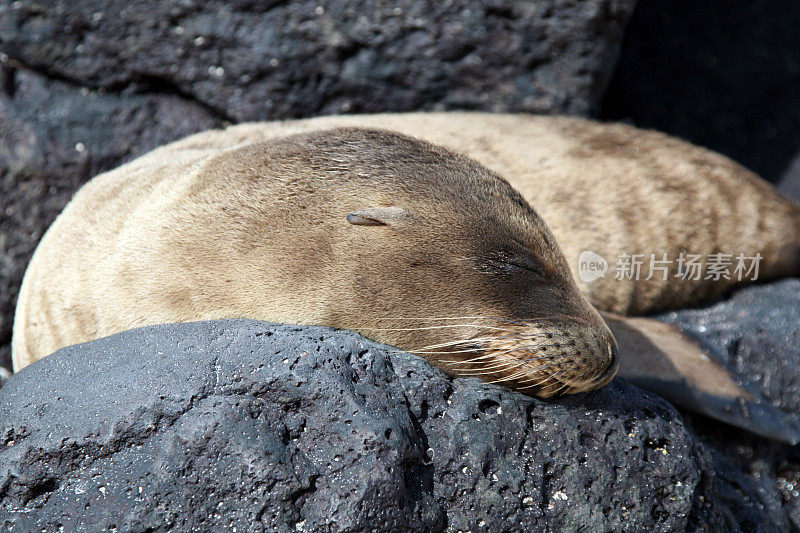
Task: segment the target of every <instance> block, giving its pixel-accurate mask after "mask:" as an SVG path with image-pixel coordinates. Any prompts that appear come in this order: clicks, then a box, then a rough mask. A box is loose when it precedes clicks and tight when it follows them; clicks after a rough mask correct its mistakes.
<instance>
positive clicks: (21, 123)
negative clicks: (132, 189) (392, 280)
mask: <svg viewBox="0 0 800 533" xmlns="http://www.w3.org/2000/svg"><path fill="white" fill-rule="evenodd" d="M634 3H635V0H586V1H582V2H562V1H560V0H543V1H538V2H527V1H524V0H512V1H491V2H482V1H477V0H455V1H450V2H438V1H435V0H428V1H417V0H403V1H400V2H393V3H391V5H389V4H384V3H376V2H370V1H367V0H359V1H355V2H341V1H331V0H328V1H324V2H317V1H311V0H300V1H294V2H275V1H268V2H260V3H259V2H251V1H249V0H237V1H235V2H227V1H225V2H223V1H221V0H218V1H208V2H207V1H203V2H199V1H194V0H186V1H182V2H167V1H156V0H149V1H142V2H127V1H124V0H113V1H99V0H92V1H88V2H67V1H64V0H62V1H57V2H50V3H47V4H43V3H41V2H37V1H30V0H16V1H13V2H11V1H9V0H0V187H1V189H0V191H2V194H0V366H5V367H6V368H10V358H9V357H10V356H9V354H10V350H9V347H8V343H9V341H10V336H11V322H12V317H13V311H14V304H15V302H16V295H17V291H18V287H19V283H20V282H21V279H22V273H23V272H24V269H25V266H26V265H27V262H28V260H29V258H30V255H31V253H32V251H33V249H34V248H35V247H36V244H37V242H38V239H39V237H41V235H42V233H43V232H44V231H45V230H46V228H47V227H48V226H49V225H50V223H51V222H52V220H53V219H54V218H55V216H56V215H57V214H58V212H59V211H60V210H61V209H62V208H63V206H64V205H65V204H66V202H67V200H68V199H69V197H70V196H71V194H72V193H73V192H74V191H75V190H76V189H77V188H78V187H79V186H80V185H81V184H82V183H83V182H85V181H86V180H88V179H89V178H91V177H92V176H93V175H95V174H97V173H98V172H100V171H103V170H107V169H109V168H111V167H114V166H117V165H118V164H120V163H122V162H124V161H126V160H129V159H131V158H133V157H135V156H137V155H139V154H142V153H143V152H146V151H148V150H150V149H151V148H153V147H155V146H157V145H160V144H163V143H166V142H168V141H170V140H173V139H175V138H178V137H182V136H184V135H187V134H189V133H193V132H195V131H199V130H203V129H208V128H210V127H215V126H220V125H222V124H223V123H224V122H239V121H248V120H265V119H280V118H288V117H300V116H310V115H318V114H323V113H342V112H362V111H363V112H366V111H401V110H414V109H431V108H436V109H443V108H460V109H472V108H474V109H483V110H493V111H534V112H546V113H551V112H566V113H579V114H586V113H589V112H590V111H592V110H595V111H596V110H597V109H598V108H599V101H600V99H601V97H602V94H603V91H604V89H605V86H606V85H607V83H608V80H609V78H610V76H611V71H612V69H613V66H614V62H615V59H616V55H617V51H618V46H619V42H620V41H621V38H622V31H623V28H624V25H625V22H626V21H627V18H628V16H629V15H630V13H631V11H632V9H633V6H634Z"/></svg>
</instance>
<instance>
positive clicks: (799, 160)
mask: <svg viewBox="0 0 800 533" xmlns="http://www.w3.org/2000/svg"><path fill="white" fill-rule="evenodd" d="M777 187H778V190H779V191H780V192H781V193H782V194H783V195H784V196H786V197H787V198H791V199H792V200H794V201H795V202H798V203H800V153H798V154H797V155H796V156H794V159H792V162H791V163H790V164H789V166H788V168H787V169H786V171H785V172H784V173H783V176H781V179H780V181H778V184H777Z"/></svg>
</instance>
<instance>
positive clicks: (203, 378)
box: [0, 321, 769, 531]
mask: <svg viewBox="0 0 800 533" xmlns="http://www.w3.org/2000/svg"><path fill="white" fill-rule="evenodd" d="M711 467H712V463H711V461H710V459H709V456H708V454H707V452H706V451H705V450H704V448H703V446H702V445H700V444H699V443H698V442H697V441H696V440H695V439H694V438H693V437H692V436H691V434H690V433H689V432H688V431H687V430H686V428H685V427H684V425H683V423H682V421H681V418H680V416H679V415H678V414H677V412H676V411H675V410H674V409H673V408H672V407H671V406H670V405H669V404H667V403H666V402H664V401H663V400H661V399H659V398H658V397H656V396H653V395H650V394H648V393H645V392H643V391H641V390H639V389H637V388H635V387H633V386H632V385H629V384H627V383H625V382H624V381H621V380H616V381H614V382H613V383H612V385H611V386H609V387H607V388H605V389H603V390H602V391H599V392H597V393H592V394H586V395H582V396H578V397H569V398H565V399H561V400H557V401H549V402H543V401H538V400H535V399H531V398H528V397H526V396H523V395H521V394H519V393H515V392H513V391H509V390H506V389H504V388H502V387H498V386H494V385H489V384H487V383H484V382H482V381H480V380H478V379H476V378H472V379H456V380H450V379H448V378H446V377H445V376H444V375H443V374H442V373H441V372H439V371H437V370H435V369H434V368H433V367H431V366H430V365H429V364H428V363H427V362H425V361H423V360H422V359H420V358H418V357H415V356H410V355H407V354H391V355H390V354H389V353H387V351H386V349H385V348H384V347H383V346H381V345H377V344H375V343H372V342H370V341H367V340H364V339H363V338H361V337H359V336H358V335H356V334H354V333H350V332H335V331H332V330H330V329H327V328H319V327H311V328H300V327H290V326H274V325H270V324H265V323H258V322H251V321H220V322H206V323H194V324H180V325H173V326H155V327H149V328H143V329H139V330H133V331H129V332H124V333H121V334H119V335H115V336H113V337H109V338H106V339H101V340H98V341H94V342H92V343H88V344H84V345H78V346H74V347H70V348H66V349H64V350H61V351H59V352H57V353H56V354H55V355H53V356H51V357H47V358H45V359H43V360H42V361H40V362H37V363H36V364H34V365H31V366H30V367H28V368H26V369H25V370H23V371H22V372H21V373H19V374H17V375H15V376H14V377H12V378H11V380H10V381H9V382H8V383H7V384H6V386H5V387H3V388H2V390H0V494H2V500H0V523H2V524H3V529H4V530H6V531H29V530H32V529H37V530H38V529H45V530H53V529H57V528H58V526H59V525H61V526H63V527H64V528H65V529H67V530H74V529H76V528H80V527H82V526H83V527H85V526H86V525H88V524H91V526H92V528H95V529H101V528H110V527H112V526H114V527H116V528H118V529H121V530H130V529H131V528H137V529H145V528H148V527H150V528H153V530H158V531H161V530H165V529H168V528H170V527H173V528H176V529H179V530H187V529H189V528H190V527H193V526H196V527H202V528H207V529H215V528H232V527H234V526H236V527H238V528H239V529H240V530H259V529H261V528H264V529H269V530H278V531H290V530H295V529H298V530H301V531H327V530H336V531H340V530H351V531H363V530H367V529H369V530H373V529H372V528H374V530H376V531H389V530H403V531H434V530H441V529H442V528H444V527H445V526H447V527H448V528H449V529H451V530H459V529H461V530H466V529H469V530H472V531H520V530H528V531H530V530H532V529H535V530H543V529H546V530H558V531H578V530H586V529H587V528H588V529H589V530H615V531H619V530H623V529H624V530H643V529H651V530H655V531H675V530H684V529H686V528H689V529H696V528H698V527H701V528H711V529H713V528H721V527H722V526H723V523H722V522H721V520H723V517H724V516H725V513H726V511H725V509H721V508H720V505H719V502H718V495H717V487H716V485H715V484H714V475H713V471H712V470H711ZM476 489H477V490H476ZM767 525H769V523H768V522H767Z"/></svg>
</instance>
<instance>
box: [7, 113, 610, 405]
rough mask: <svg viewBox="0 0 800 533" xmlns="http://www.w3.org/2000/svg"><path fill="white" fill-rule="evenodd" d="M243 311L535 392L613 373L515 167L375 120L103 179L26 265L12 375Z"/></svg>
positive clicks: (190, 153) (137, 167)
mask: <svg viewBox="0 0 800 533" xmlns="http://www.w3.org/2000/svg"><path fill="white" fill-rule="evenodd" d="M228 317H239V318H253V319H259V320H268V321H276V322H289V323H298V324H319V325H327V326H332V327H337V328H346V329H351V330H355V331H358V332H360V333H362V334H364V335H365V336H367V337H369V338H372V339H374V340H377V341H380V342H384V343H386V344H390V345H392V346H396V347H398V348H400V349H403V350H406V351H409V352H412V353H417V354H419V355H421V356H423V357H425V358H426V359H428V360H429V361H430V362H431V363H433V364H434V365H435V366H437V367H439V368H441V369H442V370H444V371H446V372H448V373H450V374H453V375H475V376H480V377H482V378H484V379H486V380H488V381H492V382H497V383H502V384H505V385H507V386H509V387H512V388H515V389H518V390H521V391H523V392H526V393H528V394H534V395H539V396H552V395H554V394H558V393H573V392H580V391H585V390H591V389H594V388H597V387H600V386H602V385H604V384H606V383H607V382H608V381H609V380H610V379H611V378H612V377H613V375H614V373H615V372H616V368H617V357H616V343H615V341H614V338H613V335H612V334H611V332H610V331H609V329H608V327H607V326H606V324H605V323H604V321H603V319H602V318H601V317H600V315H599V314H598V312H597V311H596V310H595V309H594V308H593V307H592V305H591V304H590V303H589V302H588V301H587V299H586V298H585V297H584V296H583V295H582V294H581V292H580V291H579V289H578V287H577V285H576V283H575V281H574V279H573V277H572V275H571V273H570V269H569V267H568V266H567V263H566V260H565V259H564V256H563V254H562V252H561V250H560V248H559V246H558V244H557V243H556V240H555V238H554V237H553V235H552V234H551V232H550V230H549V229H548V227H547V226H546V225H545V224H544V222H543V221H542V219H541V218H540V217H539V216H538V214H537V213H536V212H535V211H534V210H533V209H532V208H531V206H530V205H529V204H528V203H527V202H526V201H525V200H524V199H523V198H522V196H521V195H520V194H519V193H518V192H517V191H516V190H515V189H513V188H512V187H511V186H510V185H509V184H508V182H506V181H505V179H503V178H502V177H500V176H499V175H497V174H496V173H494V172H492V171H490V170H488V169H487V168H485V167H484V166H482V165H480V164H479V163H477V162H475V161H474V160H472V159H470V158H468V157H465V156H462V155H458V154H456V153H454V152H451V151H450V150H448V149H445V148H442V147H438V146H435V145H432V144H429V143H427V142H425V141H420V140H417V139H413V138H411V137H407V136H405V135H401V134H398V133H391V132H387V131H380V130H367V129H360V128H337V129H333V130H325V131H316V132H311V133H303V134H298V135H292V136H286V137H281V138H276V139H272V140H267V141H261V142H256V143H252V144H245V145H242V146H237V147H233V148H228V149H224V150H220V149H218V147H216V146H209V147H184V148H182V149H180V150H177V151H170V150H169V147H167V149H166V150H165V149H161V150H157V151H156V152H153V153H151V154H150V155H147V156H145V157H143V158H140V159H138V160H135V161H133V162H131V163H129V164H127V165H125V166H123V167H121V168H119V169H117V170H115V171H112V172H110V173H107V174H104V175H101V176H98V177H97V178H95V179H94V180H93V181H92V182H90V183H89V184H87V185H86V186H84V187H83V188H82V189H81V190H80V191H79V192H78V193H77V194H76V196H75V198H74V199H73V200H72V202H71V203H70V204H69V205H68V206H67V207H66V208H65V210H64V212H63V213H62V214H61V215H60V216H59V217H58V219H57V220H56V222H55V223H54V224H53V226H52V227H51V228H50V229H49V230H48V232H47V234H46V235H45V236H44V238H43V239H42V242H41V244H40V246H39V248H38V249H37V251H36V253H35V255H34V257H33V259H32V261H31V264H30V266H29V268H28V271H27V273H26V276H25V280H24V282H23V285H22V288H21V294H20V300H19V304H18V307H17V316H16V323H15V331H14V340H13V359H14V368H15V370H19V369H20V368H22V367H24V366H25V365H28V364H30V363H31V362H33V361H35V360H37V359H39V358H41V357H44V356H46V355H48V354H49V353H51V352H53V351H54V350H56V349H58V348H60V347H62V346H66V345H71V344H75V343H79V342H84V341H88V340H92V339H95V338H99V337H103V336H107V335H110V334H113V333H116V332H119V331H122V330H126V329H130V328H132V327H137V326H143V325H149V324H157V323H168V322H182V321H193V320H206V319H218V318H228Z"/></svg>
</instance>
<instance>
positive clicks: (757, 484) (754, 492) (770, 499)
mask: <svg viewBox="0 0 800 533" xmlns="http://www.w3.org/2000/svg"><path fill="white" fill-rule="evenodd" d="M658 318H659V319H660V320H663V321H665V322H670V323H674V324H678V325H680V326H681V327H682V328H683V329H684V331H686V332H688V333H690V334H692V335H694V336H695V337H697V338H699V339H700V340H701V341H702V342H704V343H705V344H706V345H707V346H709V347H710V348H711V349H712V350H713V353H714V355H715V356H716V357H718V358H719V361H720V363H722V364H723V365H724V366H725V368H726V369H727V370H728V371H730V372H731V373H732V374H733V375H734V376H735V377H736V378H738V379H739V380H740V381H742V382H744V383H749V384H750V385H753V386H754V387H755V388H756V390H758V391H760V392H761V394H762V395H763V396H764V397H765V398H766V399H767V400H768V401H770V402H771V403H772V404H773V405H774V406H776V407H778V408H780V409H782V410H783V411H785V412H786V413H787V414H789V415H790V416H792V417H794V418H795V419H796V418H798V417H800V364H799V363H800V280H799V279H786V280H782V281H778V282H774V283H770V284H764V285H758V286H750V287H745V288H742V289H739V290H738V291H736V292H735V293H734V294H732V295H731V297H730V298H728V299H726V300H723V301H721V302H719V303H716V304H714V305H710V306H708V307H705V308H703V309H686V310H681V311H675V312H671V313H666V314H664V315H661V316H659V317H658ZM687 419H688V421H689V424H690V426H691V427H692V428H693V431H694V432H695V433H696V434H697V435H699V436H700V437H701V438H702V440H703V441H704V442H705V443H706V445H707V448H708V449H709V450H710V451H711V453H712V456H713V457H714V461H715V463H716V465H715V467H714V470H715V471H716V473H717V479H718V481H719V486H720V487H721V489H720V495H721V497H722V499H723V500H725V501H727V502H728V504H729V505H728V506H727V507H728V508H729V509H731V510H733V511H734V516H735V519H734V521H735V522H737V523H738V524H739V526H740V527H741V528H742V530H743V531H765V532H766V531H797V530H800V446H794V447H792V446H788V445H785V444H781V443H778V442H773V441H770V440H767V439H763V438H759V437H757V436H755V435H752V434H750V433H747V432H743V431H741V430H739V429H735V428H732V427H729V426H726V425H724V424H719V423H715V422H713V421H710V420H708V419H705V418H702V417H693V416H690V415H687Z"/></svg>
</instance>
